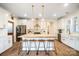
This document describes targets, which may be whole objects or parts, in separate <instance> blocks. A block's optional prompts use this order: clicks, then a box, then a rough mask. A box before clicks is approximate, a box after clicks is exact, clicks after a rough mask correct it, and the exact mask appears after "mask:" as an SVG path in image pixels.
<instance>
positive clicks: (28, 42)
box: [26, 38, 32, 55]
mask: <svg viewBox="0 0 79 59" xmlns="http://www.w3.org/2000/svg"><path fill="white" fill-rule="evenodd" d="M31 40H32V38H27V46H26V48H27V55H28V54H29V52H30V51H31Z"/></svg>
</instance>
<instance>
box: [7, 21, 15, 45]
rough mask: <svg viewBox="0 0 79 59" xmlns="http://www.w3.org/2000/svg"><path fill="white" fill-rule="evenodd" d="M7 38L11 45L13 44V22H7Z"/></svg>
mask: <svg viewBox="0 0 79 59" xmlns="http://www.w3.org/2000/svg"><path fill="white" fill-rule="evenodd" d="M8 36H9V38H10V39H11V40H12V44H14V22H12V21H8Z"/></svg>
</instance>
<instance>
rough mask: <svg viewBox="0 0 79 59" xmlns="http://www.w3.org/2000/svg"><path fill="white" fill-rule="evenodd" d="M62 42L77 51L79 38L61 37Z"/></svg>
mask: <svg viewBox="0 0 79 59" xmlns="http://www.w3.org/2000/svg"><path fill="white" fill-rule="evenodd" d="M62 42H63V43H64V44H66V45H68V46H70V47H71V48H73V49H75V50H78V51H79V38H78V37H75V36H69V37H62Z"/></svg>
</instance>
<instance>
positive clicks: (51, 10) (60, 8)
mask: <svg viewBox="0 0 79 59" xmlns="http://www.w3.org/2000/svg"><path fill="white" fill-rule="evenodd" d="M32 5H34V7H33V9H32ZM42 5H44V8H43V9H42ZM0 6H1V7H2V8H4V9H6V10H8V11H10V12H11V14H13V15H15V16H16V17H19V18H46V19H57V18H60V17H62V16H66V15H67V14H71V13H73V12H75V11H77V10H78V9H79V7H78V6H79V4H78V3H72V4H71V3H70V4H69V5H68V6H67V7H64V3H45V4H42V3H0ZM42 11H43V13H44V15H43V14H42ZM25 14H26V15H27V16H24V15H25ZM39 14H41V15H42V16H39ZM54 14H55V15H54Z"/></svg>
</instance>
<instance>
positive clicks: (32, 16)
mask: <svg viewBox="0 0 79 59" xmlns="http://www.w3.org/2000/svg"><path fill="white" fill-rule="evenodd" d="M33 20H34V5H32V21H33Z"/></svg>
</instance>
